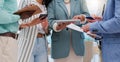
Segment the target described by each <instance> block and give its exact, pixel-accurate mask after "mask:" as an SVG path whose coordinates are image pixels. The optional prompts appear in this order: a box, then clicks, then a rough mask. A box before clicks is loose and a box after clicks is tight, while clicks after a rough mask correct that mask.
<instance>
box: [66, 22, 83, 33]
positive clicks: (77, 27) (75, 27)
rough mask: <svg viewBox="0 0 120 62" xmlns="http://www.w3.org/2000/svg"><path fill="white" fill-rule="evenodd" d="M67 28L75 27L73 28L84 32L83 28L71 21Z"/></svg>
mask: <svg viewBox="0 0 120 62" xmlns="http://www.w3.org/2000/svg"><path fill="white" fill-rule="evenodd" d="M66 27H67V28H70V29H73V30H76V31H79V32H83V29H81V28H80V27H79V26H77V25H75V24H73V23H71V24H69V25H67V26H66Z"/></svg>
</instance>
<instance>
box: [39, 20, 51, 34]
mask: <svg viewBox="0 0 120 62" xmlns="http://www.w3.org/2000/svg"><path fill="white" fill-rule="evenodd" d="M41 25H42V27H43V30H44V31H45V33H48V26H49V24H48V20H47V19H46V18H45V19H43V22H42V23H41Z"/></svg>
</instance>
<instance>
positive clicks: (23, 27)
mask: <svg viewBox="0 0 120 62" xmlns="http://www.w3.org/2000/svg"><path fill="white" fill-rule="evenodd" d="M27 27H29V24H27V23H26V24H21V25H20V27H19V29H25V28H27Z"/></svg>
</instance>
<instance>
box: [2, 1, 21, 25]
mask: <svg viewBox="0 0 120 62" xmlns="http://www.w3.org/2000/svg"><path fill="white" fill-rule="evenodd" d="M3 5H4V0H0V24H9V23H14V22H17V21H18V20H19V19H20V16H18V15H14V14H13V13H10V12H9V10H5V9H4V6H3Z"/></svg>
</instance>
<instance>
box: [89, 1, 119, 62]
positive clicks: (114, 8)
mask: <svg viewBox="0 0 120 62" xmlns="http://www.w3.org/2000/svg"><path fill="white" fill-rule="evenodd" d="M90 30H91V31H94V30H96V31H97V33H101V34H102V36H103V39H102V42H101V43H102V44H101V45H102V59H103V60H102V62H120V59H119V57H120V0H108V1H107V6H106V9H105V13H104V15H103V20H102V21H100V22H95V23H92V24H91V25H90Z"/></svg>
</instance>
